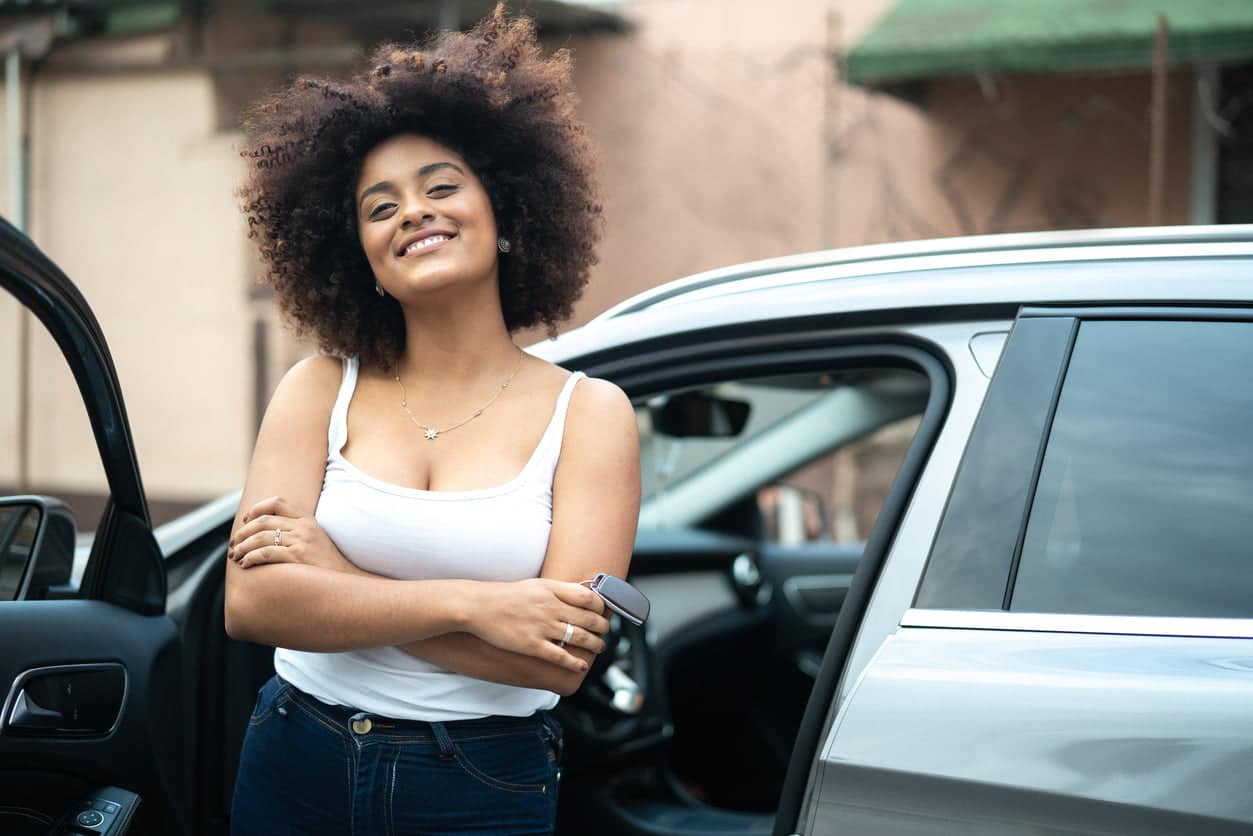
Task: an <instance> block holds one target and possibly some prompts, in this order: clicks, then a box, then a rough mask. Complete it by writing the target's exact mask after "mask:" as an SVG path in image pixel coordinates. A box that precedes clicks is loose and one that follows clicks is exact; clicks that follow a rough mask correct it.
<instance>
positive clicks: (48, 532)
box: [0, 496, 78, 601]
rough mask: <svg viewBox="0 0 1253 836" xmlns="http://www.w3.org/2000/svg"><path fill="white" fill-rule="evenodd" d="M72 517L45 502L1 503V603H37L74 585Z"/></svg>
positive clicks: (13, 500) (12, 499)
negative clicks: (53, 590) (54, 591)
mask: <svg viewBox="0 0 1253 836" xmlns="http://www.w3.org/2000/svg"><path fill="white" fill-rule="evenodd" d="M77 530H78V525H77V522H76V521H75V519H74V512H73V511H71V510H70V509H69V507H68V506H67V505H66V504H65V503H63V502H61V501H60V500H58V499H53V498H52V497H47V496H9V497H3V498H0V601H38V600H42V599H44V598H47V597H48V592H49V590H50V589H51V588H52V587H54V586H63V585H65V584H68V583H69V582H70V576H71V574H72V572H73V570H74V540H75V537H76V534H77Z"/></svg>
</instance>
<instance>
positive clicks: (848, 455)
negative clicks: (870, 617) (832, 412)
mask: <svg viewBox="0 0 1253 836" xmlns="http://www.w3.org/2000/svg"><path fill="white" fill-rule="evenodd" d="M918 422H919V418H918V416H916V415H915V416H910V417H908V418H903V419H901V420H899V421H894V422H892V423H890V424H887V425H886V426H884V427H881V428H879V429H878V430H875V431H874V432H872V433H871V434H870V435H868V436H866V437H865V438H862V439H859V440H857V441H853V442H850V443H849V444H846V445H844V446H842V447H840V448H838V449H836V450H834V451H832V452H831V453H828V454H826V455H824V456H819V457H818V458H817V459H815V460H814V461H812V462H809V463H808V464H805V465H803V466H801V467H799V468H797V469H796V470H794V471H792V472H791V473H788V474H785V475H784V476H782V477H780V478H779V479H777V480H776V481H774V482H772V483H771V484H769V485H766V486H764V487H762V488H759V489H758V491H757V508H758V513H759V514H760V515H761V520H762V530H761V536H762V539H764V540H767V541H769V542H773V543H780V544H782V545H796V544H798V543H812V542H819V541H822V542H832V543H860V542H864V541H865V539H866V537H867V536H869V534H870V529H872V528H873V527H874V523H875V520H876V519H878V517H879V511H880V510H882V508H883V503H884V501H885V500H886V499H887V495H888V491H889V490H890V489H891V487H892V481H893V480H894V479H895V478H896V471H898V470H900V467H901V461H902V460H903V459H904V458H905V452H906V451H907V450H908V449H909V444H910V442H911V441H913V438H914V434H915V433H916V432H917V431H918Z"/></svg>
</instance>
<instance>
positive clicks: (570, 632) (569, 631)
mask: <svg viewBox="0 0 1253 836" xmlns="http://www.w3.org/2000/svg"><path fill="white" fill-rule="evenodd" d="M572 638H574V625H573V624H571V623H570V622H569V621H567V622H566V634H565V635H564V636H562V637H561V641H560V642H558V645H560V646H561V647H565V646H566V642H568V641H570V639H572Z"/></svg>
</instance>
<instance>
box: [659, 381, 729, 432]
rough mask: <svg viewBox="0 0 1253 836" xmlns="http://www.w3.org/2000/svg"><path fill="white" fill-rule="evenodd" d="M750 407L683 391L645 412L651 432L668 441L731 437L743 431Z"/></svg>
mask: <svg viewBox="0 0 1253 836" xmlns="http://www.w3.org/2000/svg"><path fill="white" fill-rule="evenodd" d="M750 408H751V407H750V406H749V403H748V401H736V400H731V399H730V398H715V397H713V396H712V395H706V394H705V393H704V392H683V393H682V394H678V395H672V396H670V397H668V398H666V402H665V403H664V404H662V405H660V406H650V407H649V413H650V415H651V417H652V422H653V429H654V430H656V431H657V432H659V433H662V434H664V435H668V436H671V437H672V438H693V437H695V438H734V437H735V436H737V435H739V434H740V433H741V432H743V431H744V425H745V424H747V423H748V413H749V411H750Z"/></svg>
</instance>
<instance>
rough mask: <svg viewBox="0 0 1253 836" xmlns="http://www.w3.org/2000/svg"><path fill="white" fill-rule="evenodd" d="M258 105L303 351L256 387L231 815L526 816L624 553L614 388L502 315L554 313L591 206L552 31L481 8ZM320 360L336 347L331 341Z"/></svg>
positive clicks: (237, 560)
mask: <svg viewBox="0 0 1253 836" xmlns="http://www.w3.org/2000/svg"><path fill="white" fill-rule="evenodd" d="M374 64H375V66H374V68H373V69H372V70H371V71H370V72H369V73H367V74H364V75H362V76H360V77H358V78H356V79H355V80H353V81H351V82H348V83H344V84H334V83H331V82H327V81H320V80H316V79H302V80H299V81H297V82H296V83H295V84H294V85H293V86H291V87H290V88H289V89H286V90H283V91H281V92H279V93H278V94H276V95H275V96H274V97H272V98H271V99H269V100H267V101H265V102H264V103H262V104H261V105H260V106H259V107H258V108H257V109H256V110H255V111H254V113H253V114H252V115H251V117H250V118H249V120H248V123H247V127H248V129H249V132H250V136H251V137H252V139H251V140H250V147H249V149H248V150H246V151H245V152H244V153H245V155H246V157H247V158H248V159H249V161H250V173H249V179H248V181H247V183H246V185H245V186H244V188H243V192H242V193H243V196H244V201H245V211H246V213H247V214H248V220H249V224H250V229H251V234H252V236H253V237H254V238H256V239H257V240H258V241H259V243H260V248H261V253H262V257H263V259H264V261H265V262H266V266H267V268H268V279H269V281H270V282H271V283H272V284H273V285H274V288H275V291H276V295H277V298H278V300H279V303H280V304H281V306H282V307H283V309H284V311H285V312H286V314H287V315H288V316H289V317H290V318H291V319H292V320H294V322H295V323H296V324H297V326H298V327H299V328H300V329H301V330H302V331H303V332H305V333H309V334H312V335H314V336H315V337H316V338H317V339H318V340H319V342H320V343H321V346H322V349H323V352H324V353H323V354H322V355H320V356H317V357H313V358H310V359H308V360H305V361H304V362H302V363H300V364H298V365H297V366H295V367H294V368H293V369H292V370H291V371H290V372H288V374H287V375H286V376H285V377H284V379H283V381H282V382H281V383H280V385H279V387H278V389H277V391H276V392H275V394H274V397H273V399H272V401H271V402H270V405H269V407H268V409H267V411H266V415H265V419H264V421H263V422H262V426H261V430H260V433H259V435H258V439H257V444H256V449H255V451H254V453H253V459H252V464H251V467H250V469H249V473H248V480H247V484H246V487H245V490H244V495H243V499H242V501H241V503H240V512H239V516H238V518H237V519H236V523H235V527H234V531H233V533H232V536H231V546H230V551H229V554H228V557H229V558H230V559H229V561H228V563H227V577H226V623H227V630H228V632H229V633H230V634H231V635H232V636H234V637H236V638H241V639H247V640H251V641H257V642H262V643H266V644H271V645H274V646H276V647H277V648H278V649H277V650H276V652H275V669H276V671H277V676H276V677H275V678H274V679H272V680H271V681H270V682H269V683H267V684H266V686H265V687H264V688H262V690H261V693H260V696H259V699H258V702H257V706H256V709H255V710H254V712H253V715H252V718H251V720H250V725H249V730H248V733H247V736H246V738H245V741H244V747H243V752H242V755H241V763H240V769H239V775H238V780H237V783H236V790H235V799H234V806H233V811H232V828H233V832H235V833H265V834H281V833H289V832H291V833H296V832H299V833H328V834H330V833H334V834H351V833H371V834H373V833H443V832H458V833H465V832H474V833H532V832H538V833H544V832H550V831H551V829H552V826H553V816H554V813H555V808H556V795H557V792H556V790H557V786H556V782H557V776H558V768H557V767H558V763H557V759H558V757H559V753H560V731H559V729H558V728H557V727H556V725H555V723H553V721H552V720H551V718H550V717H549V716H548V713H547V712H548V709H551V708H552V707H553V705H555V704H556V702H557V699H558V695H559V694H570V693H572V692H573V691H574V690H575V689H576V688H578V687H579V684H580V683H581V682H582V679H583V676H584V675H585V674H586V672H587V669H588V664H589V661H590V660H591V659H592V658H593V656H594V654H596V653H598V652H599V651H601V650H602V649H603V641H602V638H601V637H602V636H603V635H604V633H605V632H606V630H607V629H608V622H607V621H606V619H605V616H604V610H603V605H602V602H601V601H600V599H599V598H598V597H597V596H596V595H595V594H594V593H592V592H591V591H589V590H588V589H586V588H585V587H583V586H581V585H579V583H578V581H580V580H583V579H586V578H590V577H593V576H594V575H595V574H596V573H598V572H607V573H611V574H617V575H624V574H625V573H626V568H627V562H628V560H629V557H630V551H631V545H632V541H633V538H634V532H635V523H636V516H637V513H638V507H639V464H638V449H637V448H638V440H637V437H636V430H635V419H634V413H633V410H632V408H631V406H630V403H629V402H628V401H627V399H626V398H625V396H624V395H623V394H622V392H621V391H620V390H619V389H617V388H616V387H615V386H613V385H612V384H610V383H607V382H605V381H601V380H594V379H587V378H584V377H583V376H582V375H581V374H571V373H569V372H567V371H566V370H564V369H561V368H558V367H556V366H553V365H551V364H548V363H546V362H543V361H541V360H539V359H538V358H535V357H532V356H529V355H527V354H525V353H524V352H522V351H521V350H520V349H519V348H518V347H517V346H516V345H515V344H514V343H513V342H512V339H511V337H510V334H511V332H513V331H516V330H517V329H520V328H526V327H529V326H534V325H539V324H543V325H546V326H548V328H549V330H550V331H551V330H552V329H553V327H554V324H555V323H556V322H558V321H560V320H561V319H563V318H564V317H566V316H568V315H569V313H570V311H571V307H572V304H573V302H574V301H575V299H576V298H577V296H578V294H579V292H580V291H581V289H582V287H583V285H584V284H585V282H586V280H587V274H588V270H589V268H590V266H591V264H592V263H593V261H594V256H593V250H592V248H593V244H594V243H595V240H596V237H597V231H598V229H599V211H600V210H599V206H597V204H596V203H595V200H594V195H593V191H592V186H591V155H590V150H589V147H588V144H587V141H586V139H585V137H584V134H583V133H582V129H581V127H580V126H579V125H578V123H577V122H576V121H575V120H574V118H573V104H574V102H573V95H572V93H571V90H570V67H569V60H568V56H567V55H566V54H565V53H558V54H556V55H555V56H553V57H551V58H545V57H544V56H542V55H541V53H540V50H539V48H538V46H537V44H536V41H535V37H534V32H533V28H532V26H531V24H530V23H529V22H528V21H526V20H517V21H509V20H507V19H506V18H505V17H504V15H503V13H502V11H501V10H500V9H499V8H498V9H497V11H496V13H495V14H494V15H493V16H492V17H491V18H489V19H487V20H485V21H484V22H482V23H480V24H479V25H478V26H477V27H476V28H475V29H474V30H472V31H471V32H469V33H465V34H461V33H453V34H446V35H444V36H441V37H440V38H439V39H438V40H437V41H435V42H433V43H432V44H431V45H429V47H428V48H425V49H418V48H413V49H400V48H396V47H388V48H384V49H381V50H380V51H379V52H378V53H376V55H375V61H374ZM337 358H342V359H337Z"/></svg>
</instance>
